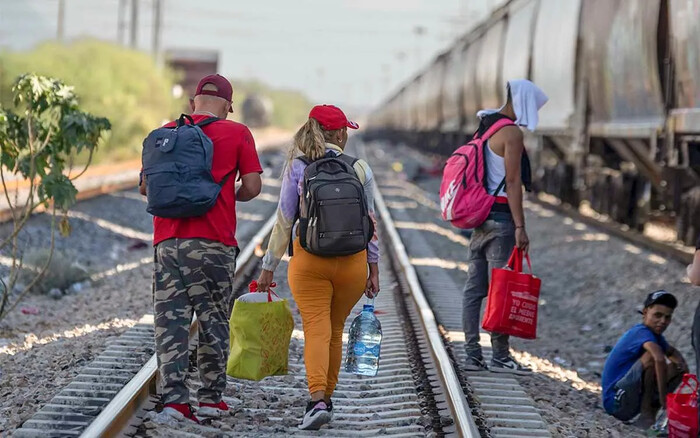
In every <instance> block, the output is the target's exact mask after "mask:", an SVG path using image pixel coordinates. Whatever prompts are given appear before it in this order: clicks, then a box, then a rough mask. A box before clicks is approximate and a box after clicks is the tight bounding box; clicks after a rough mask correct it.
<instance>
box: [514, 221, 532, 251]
mask: <svg viewBox="0 0 700 438" xmlns="http://www.w3.org/2000/svg"><path fill="white" fill-rule="evenodd" d="M515 246H517V247H518V249H521V250H522V251H523V252H524V253H525V254H527V253H528V251H529V250H530V239H529V238H528V237H527V231H525V227H519V228H516V229H515Z"/></svg>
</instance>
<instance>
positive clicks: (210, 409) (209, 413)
mask: <svg viewBox="0 0 700 438" xmlns="http://www.w3.org/2000/svg"><path fill="white" fill-rule="evenodd" d="M226 414H228V405H227V404H226V402H225V401H223V400H221V401H220V402H219V403H216V404H213V403H200V404H199V409H197V415H199V416H200V417H206V418H219V417H223V416H224V415H226Z"/></svg>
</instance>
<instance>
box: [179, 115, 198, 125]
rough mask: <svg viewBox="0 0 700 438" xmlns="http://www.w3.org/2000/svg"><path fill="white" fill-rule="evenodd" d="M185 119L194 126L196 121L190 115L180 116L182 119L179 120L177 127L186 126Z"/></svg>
mask: <svg viewBox="0 0 700 438" xmlns="http://www.w3.org/2000/svg"><path fill="white" fill-rule="evenodd" d="M185 119H187V120H189V121H190V125H194V119H193V118H192V116H191V115H189V114H180V118H178V119H177V124H176V125H177V127H178V128H179V127H180V126H183V125H184V124H185Z"/></svg>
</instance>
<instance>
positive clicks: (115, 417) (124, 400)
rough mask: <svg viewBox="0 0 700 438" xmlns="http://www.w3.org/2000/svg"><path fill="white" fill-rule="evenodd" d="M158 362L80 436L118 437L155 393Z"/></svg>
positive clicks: (250, 249) (244, 256) (248, 252)
mask: <svg viewBox="0 0 700 438" xmlns="http://www.w3.org/2000/svg"><path fill="white" fill-rule="evenodd" d="M276 218H277V217H276V214H273V215H272V216H271V217H270V218H269V219H268V220H267V222H266V223H265V224H264V225H263V226H262V228H261V229H260V230H259V231H258V232H257V233H256V234H255V236H253V238H252V239H251V241H250V242H249V243H248V245H246V246H245V248H243V250H242V251H241V253H240V254H239V255H238V259H237V260H236V271H235V274H239V273H240V272H242V271H243V270H244V269H245V267H247V265H248V263H249V262H250V261H251V260H253V259H254V258H253V256H254V255H255V253H256V249H257V248H258V247H259V246H260V245H261V244H262V243H263V241H264V240H265V238H266V237H267V235H268V234H270V232H271V231H272V227H273V226H274V224H275V220H276ZM197 324H198V323H197V317H196V315H195V317H194V318H193V321H192V325H191V326H190V338H191V337H192V336H193V334H196V333H197ZM156 364H157V359H156V354H153V356H151V358H150V359H149V360H148V362H147V363H146V365H144V367H143V368H142V369H141V370H140V371H139V372H138V373H137V374H136V375H135V376H134V377H133V378H132V379H131V380H130V381H129V383H127V384H126V385H125V386H124V388H122V390H121V391H119V393H117V395H115V396H114V398H113V399H112V401H111V402H109V404H108V405H107V406H105V408H104V409H103V410H102V412H101V413H100V415H98V416H97V417H96V418H95V420H93V422H92V423H90V426H88V428H87V429H85V431H84V432H83V433H82V434H81V437H86V438H106V437H115V436H119V435H120V433H121V432H122V431H123V430H124V429H125V428H126V427H127V426H128V423H129V421H130V419H131V418H132V417H133V416H134V415H135V414H136V413H138V411H139V409H140V407H141V406H142V405H143V404H144V403H145V402H146V401H147V400H148V397H149V396H150V395H151V394H153V393H155V389H156V375H157V371H158V370H157V365H156Z"/></svg>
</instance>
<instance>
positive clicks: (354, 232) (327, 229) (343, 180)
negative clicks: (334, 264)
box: [290, 152, 374, 256]
mask: <svg viewBox="0 0 700 438" xmlns="http://www.w3.org/2000/svg"><path fill="white" fill-rule="evenodd" d="M297 159H299V160H301V161H303V162H304V163H306V164H307V166H306V169H305V170H304V181H303V185H302V193H301V198H300V201H299V241H300V242H301V246H302V247H303V248H304V249H305V250H306V251H308V252H310V253H311V254H315V255H319V256H344V255H350V254H356V253H358V252H360V251H362V250H364V249H366V248H367V244H368V243H369V241H370V240H371V239H372V235H373V234H374V224H373V223H372V219H371V218H370V217H369V212H368V210H367V198H366V196H365V190H364V187H363V185H362V183H361V182H360V179H359V178H358V177H357V174H356V173H355V169H354V167H353V166H354V164H355V163H356V162H357V158H352V157H349V156H347V155H344V154H340V155H338V156H335V154H333V153H332V152H330V153H328V154H327V155H326V157H324V158H321V159H318V160H316V161H313V162H312V161H310V160H309V159H308V158H306V157H297ZM290 247H291V245H290ZM290 255H291V251H290Z"/></svg>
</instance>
